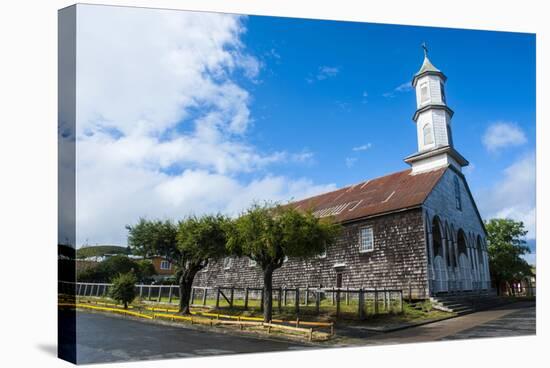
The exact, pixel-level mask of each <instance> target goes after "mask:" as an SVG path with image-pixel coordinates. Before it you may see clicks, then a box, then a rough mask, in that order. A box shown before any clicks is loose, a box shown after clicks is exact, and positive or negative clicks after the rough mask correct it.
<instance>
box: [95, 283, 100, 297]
mask: <svg viewBox="0 0 550 368" xmlns="http://www.w3.org/2000/svg"><path fill="white" fill-rule="evenodd" d="M99 286H100V285H99V284H97V290H96V291H95V296H99Z"/></svg>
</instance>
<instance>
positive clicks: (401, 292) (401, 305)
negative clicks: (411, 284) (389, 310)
mask: <svg viewBox="0 0 550 368" xmlns="http://www.w3.org/2000/svg"><path fill="white" fill-rule="evenodd" d="M399 309H400V310H401V313H403V290H401V291H400V292H399Z"/></svg>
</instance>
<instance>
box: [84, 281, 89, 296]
mask: <svg viewBox="0 0 550 368" xmlns="http://www.w3.org/2000/svg"><path fill="white" fill-rule="evenodd" d="M86 291H88V284H86V285H84V294H83V296H86Z"/></svg>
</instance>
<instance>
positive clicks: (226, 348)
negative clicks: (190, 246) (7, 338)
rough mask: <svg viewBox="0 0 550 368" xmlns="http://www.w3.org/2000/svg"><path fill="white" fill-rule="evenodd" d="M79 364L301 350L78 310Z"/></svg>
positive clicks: (280, 343) (264, 341) (269, 342)
mask: <svg viewBox="0 0 550 368" xmlns="http://www.w3.org/2000/svg"><path fill="white" fill-rule="evenodd" d="M76 323H77V342H78V344H77V361H78V364H89V363H105V362H119V361H131V360H155V359H169V358H187V357H198V356H208V355H222V354H238V353H257V352H273V351H288V350H302V349H307V348H308V347H306V346H302V345H299V344H297V343H291V342H279V341H271V340H261V339H256V338H252V337H244V336H235V335H227V334H223V333H215V332H209V331H201V330H196V329H189V328H183V327H173V326H167V325H155V324H151V323H146V322H140V321H136V320H131V319H127V318H121V317H111V316H106V315H103V314H94V313H85V312H79V313H77V321H76Z"/></svg>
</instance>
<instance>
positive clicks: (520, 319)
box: [442, 306, 537, 340]
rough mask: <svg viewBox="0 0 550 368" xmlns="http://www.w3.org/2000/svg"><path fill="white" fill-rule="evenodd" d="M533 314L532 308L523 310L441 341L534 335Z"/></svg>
mask: <svg viewBox="0 0 550 368" xmlns="http://www.w3.org/2000/svg"><path fill="white" fill-rule="evenodd" d="M535 314H536V313H535V307H534V306H533V307H528V308H524V309H521V310H518V311H515V312H512V313H510V314H507V315H505V316H503V317H500V318H497V319H494V320H492V321H488V322H485V323H482V324H480V325H478V326H475V327H472V328H468V329H465V330H462V331H460V332H457V333H455V334H453V335H451V336H447V337H444V338H443V339H442V340H458V339H477V338H483V337H509V336H524V335H534V334H535V333H536V329H537V323H536V318H535V317H536V316H535Z"/></svg>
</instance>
